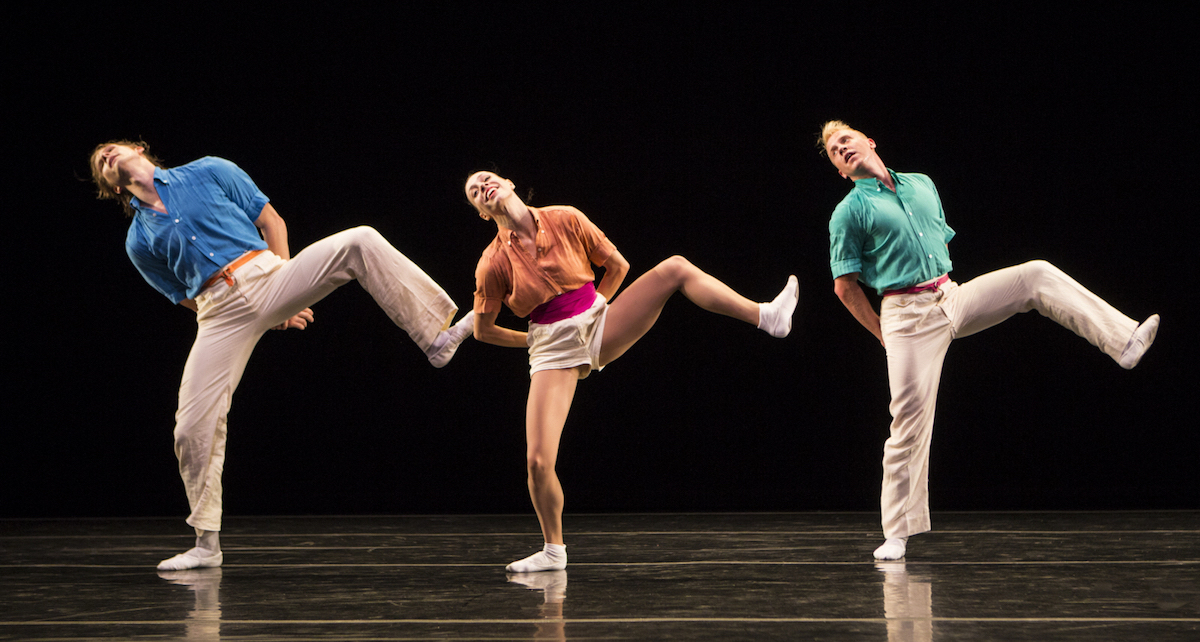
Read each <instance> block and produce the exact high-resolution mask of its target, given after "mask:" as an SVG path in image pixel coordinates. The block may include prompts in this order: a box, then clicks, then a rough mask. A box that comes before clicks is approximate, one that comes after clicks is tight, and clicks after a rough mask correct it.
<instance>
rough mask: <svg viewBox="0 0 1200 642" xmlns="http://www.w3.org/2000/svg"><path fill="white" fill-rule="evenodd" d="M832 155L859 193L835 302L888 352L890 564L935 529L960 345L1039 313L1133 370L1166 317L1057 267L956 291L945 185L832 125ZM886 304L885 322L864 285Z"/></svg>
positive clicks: (1012, 271)
mask: <svg viewBox="0 0 1200 642" xmlns="http://www.w3.org/2000/svg"><path fill="white" fill-rule="evenodd" d="M821 144H822V146H823V147H824V151H825V153H826V154H827V155H828V156H829V160H830V161H831V162H832V163H833V166H834V167H836V168H837V170H838V174H840V175H841V176H842V177H844V178H849V179H851V180H853V181H854V189H853V190H852V191H851V192H850V194H849V195H847V196H846V198H845V199H843V200H842V202H841V203H839V204H838V206H837V207H836V208H835V209H834V210H833V216H832V217H831V218H830V220H829V265H830V269H831V270H832V272H833V277H834V292H836V293H837V296H838V298H839V299H841V301H842V303H843V304H844V305H845V306H846V308H847V309H848V310H850V313H851V314H853V315H854V318H855V319H857V320H858V322H859V323H861V324H862V325H863V327H865V328H866V329H867V330H868V331H870V332H871V334H873V335H875V338H877V339H879V342H880V343H881V344H883V346H884V348H885V349H886V351H887V364H888V382H889V385H890V387H891V393H892V401H891V405H890V408H889V409H890V410H891V413H892V425H891V437H890V438H889V439H888V440H887V442H886V444H885V445H884V450H883V492H882V495H881V498H880V506H881V509H882V515H883V534H884V537H885V538H886V541H885V542H884V544H883V545H882V546H880V547H879V548H878V549H876V550H875V558H876V559H881V560H892V559H900V558H902V557H904V553H905V548H906V546H907V542H908V538H909V536H911V535H916V534H918V533H924V532H926V531H928V530H930V528H931V525H930V521H929V474H928V464H929V445H930V440H931V438H932V431H933V414H934V405H935V402H936V400H937V390H938V383H939V381H940V379H941V374H942V361H943V359H944V358H945V356H946V349H947V348H948V347H949V346H950V341H951V340H953V339H956V338H959V337H965V336H968V335H971V334H974V333H976V332H979V331H980V330H984V329H986V328H990V327H991V326H993V325H996V324H997V323H1000V322H1001V321H1004V320H1005V319H1007V318H1009V317H1011V316H1012V315H1014V314H1017V313H1019V312H1028V311H1030V310H1037V311H1038V312H1040V313H1041V314H1042V315H1043V316H1047V317H1050V318H1051V319H1053V320H1054V321H1056V322H1057V323H1059V324H1060V325H1062V326H1064V327H1066V328H1068V329H1070V330H1072V331H1073V332H1075V334H1078V335H1079V336H1081V337H1083V338H1085V339H1087V340H1088V341H1089V342H1091V344H1092V345H1094V346H1096V347H1098V348H1100V349H1101V350H1102V351H1104V353H1105V354H1107V355H1109V356H1110V357H1112V358H1113V359H1114V360H1115V361H1116V362H1117V363H1119V364H1120V365H1121V367H1123V368H1127V369H1128V368H1132V367H1134V366H1136V365H1137V363H1138V361H1140V360H1141V358H1142V355H1143V354H1145V352H1146V350H1147V349H1148V348H1149V347H1150V344H1151V343H1152V342H1153V341H1154V336H1155V333H1156V332H1157V331H1158V315H1153V316H1151V317H1150V318H1149V319H1147V320H1146V321H1145V322H1144V323H1142V324H1141V325H1138V323H1137V322H1136V321H1134V320H1133V319H1130V318H1129V317H1127V316H1125V315H1124V314H1121V313H1120V312H1119V311H1117V309H1116V308H1114V307H1112V306H1111V305H1109V304H1108V303H1105V302H1104V301H1103V300H1102V299H1100V298H1099V297H1097V296H1096V295H1094V294H1092V293H1091V292H1089V291H1087V290H1086V289H1084V287H1083V286H1081V285H1079V283H1077V282H1075V280H1073V279H1072V278H1071V277H1069V276H1067V275H1066V274H1064V273H1063V272H1062V271H1061V270H1059V269H1058V268H1056V267H1054V266H1053V265H1051V264H1049V263H1047V262H1045V261H1030V262H1028V263H1024V264H1022V265H1017V266H1014V267H1010V268H1005V269H1003V270H997V271H996V272H991V273H989V274H984V275H983V276H980V277H977V278H975V279H972V280H970V281H968V282H966V283H964V284H962V285H961V286H960V285H958V284H957V283H954V282H953V281H950V280H949V277H948V276H947V273H948V272H950V269H951V263H950V251H949V248H948V246H947V244H948V243H949V242H950V239H951V238H953V237H954V230H953V229H951V228H950V226H949V225H947V224H946V217H945V214H944V213H943V212H942V202H941V199H940V198H939V197H938V193H937V189H936V188H934V186H933V181H931V180H929V177H928V176H925V175H924V174H902V173H898V172H894V171H892V170H890V169H888V168H887V166H886V165H884V163H883V161H882V160H881V159H880V158H879V155H878V154H877V153H876V152H875V141H873V140H871V139H870V138H867V137H866V136H865V135H863V134H862V132H859V131H857V130H855V129H853V128H851V127H850V126H849V125H847V124H846V123H844V122H841V121H837V120H834V121H829V122H828V123H826V124H825V125H824V127H823V128H822V131H821ZM860 281H861V282H862V283H864V284H865V285H867V286H868V287H871V288H874V289H875V290H876V291H877V292H878V293H879V294H881V295H882V296H883V303H882V305H881V310H880V313H879V314H876V313H875V310H874V308H873V307H872V306H871V303H870V302H869V301H868V300H867V297H866V295H865V294H864V293H863V290H862V288H861V287H860V286H859V284H858V283H859V282H860Z"/></svg>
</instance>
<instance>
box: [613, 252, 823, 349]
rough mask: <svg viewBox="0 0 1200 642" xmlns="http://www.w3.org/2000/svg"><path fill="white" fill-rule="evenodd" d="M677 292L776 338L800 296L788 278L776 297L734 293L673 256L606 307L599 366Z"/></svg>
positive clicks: (633, 340)
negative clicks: (756, 297)
mask: <svg viewBox="0 0 1200 642" xmlns="http://www.w3.org/2000/svg"><path fill="white" fill-rule="evenodd" d="M676 292H682V293H683V296H685V297H687V299H688V300H689V301H691V302H692V303H695V304H696V305H698V306H700V307H701V308H703V309H705V310H707V311H709V312H715V313H717V314H723V315H725V316H728V317H733V318H735V319H740V320H742V321H745V322H746V323H751V324H754V325H755V326H758V327H763V329H765V330H767V331H768V332H770V333H771V334H773V335H775V336H786V335H787V332H788V331H789V330H790V329H791V318H792V312H793V311H795V309H796V301H797V300H798V298H799V286H798V285H797V283H796V280H795V277H791V278H789V279H788V284H787V286H786V287H785V288H784V291H783V292H781V293H780V295H779V296H778V297H776V299H775V300H774V301H772V302H771V303H764V304H759V303H755V302H753V301H751V300H750V299H747V298H746V297H744V296H742V295H740V294H738V293H737V292H735V291H734V290H733V288H730V287H729V286H728V285H725V284H724V283H722V282H721V281H718V280H717V279H716V278H714V277H713V276H711V275H709V274H708V273H706V272H704V271H703V270H701V269H700V268H698V267H696V266H695V265H692V263H691V262H690V261H688V260H687V259H685V258H683V257H682V256H672V257H671V258H669V259H667V260H665V261H663V262H662V263H659V264H658V265H656V266H654V268H653V269H651V270H650V271H649V272H647V273H645V274H643V275H642V276H640V277H638V279H637V280H636V281H634V282H633V284H632V285H630V286H629V287H628V288H626V289H625V291H624V292H622V293H621V296H620V297H617V299H616V300H615V301H613V303H612V304H611V305H610V306H609V308H608V314H607V317H606V319H605V321H604V338H603V340H602V342H601V347H600V363H601V365H607V364H609V363H611V362H612V361H613V360H615V359H616V358H617V357H620V356H621V355H622V354H625V351H626V350H628V349H629V348H630V347H631V346H633V344H635V343H637V342H638V340H639V339H641V338H642V337H643V336H645V334H646V333H647V332H649V331H650V328H652V327H653V326H654V323H655V322H656V321H658V315H659V313H661V312H662V309H663V306H664V305H666V303H667V299H669V298H671V295H672V294H674V293H676ZM760 311H762V312H763V313H764V316H766V315H769V316H771V317H772V319H771V320H770V321H771V322H770V323H769V324H768V325H769V326H770V327H764V326H763V323H762V320H763V319H762V318H761V317H760ZM777 319H778V320H777ZM780 326H784V327H780Z"/></svg>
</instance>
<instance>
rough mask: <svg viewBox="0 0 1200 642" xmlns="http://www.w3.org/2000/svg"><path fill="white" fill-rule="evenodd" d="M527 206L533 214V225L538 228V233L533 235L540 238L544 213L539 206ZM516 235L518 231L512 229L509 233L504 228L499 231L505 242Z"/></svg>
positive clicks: (501, 238)
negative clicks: (505, 232) (539, 209)
mask: <svg viewBox="0 0 1200 642" xmlns="http://www.w3.org/2000/svg"><path fill="white" fill-rule="evenodd" d="M525 208H526V209H528V210H529V211H530V213H532V214H533V227H534V229H535V230H536V233H535V234H534V235H533V237H534V238H538V234H540V233H541V231H542V213H541V212H539V211H538V208H536V207H533V206H531V205H526V206H525ZM516 235H517V233H516V232H513V231H511V230H510V231H509V232H508V234H507V235H505V234H504V230H500V232H499V237H500V240H501V241H503V242H505V243H507V242H509V241H512V240H513V238H514V237H515V236H516Z"/></svg>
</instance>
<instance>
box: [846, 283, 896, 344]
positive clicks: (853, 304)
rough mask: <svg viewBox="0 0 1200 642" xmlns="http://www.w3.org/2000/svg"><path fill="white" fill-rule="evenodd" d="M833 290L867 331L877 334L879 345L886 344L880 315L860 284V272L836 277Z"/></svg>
mask: <svg viewBox="0 0 1200 642" xmlns="http://www.w3.org/2000/svg"><path fill="white" fill-rule="evenodd" d="M833 291H834V293H835V294H837V297H838V299H840V300H841V301H842V305H844V306H846V309H847V310H849V311H850V314H852V315H854V318H855V319H858V322H859V323H861V324H862V326H863V327H864V328H866V329H867V331H869V332H870V333H871V334H873V335H875V338H876V339H879V345H884V343H883V329H882V328H881V327H880V325H879V315H878V314H877V313H876V312H875V308H873V307H871V302H870V301H869V300H868V299H867V295H866V293H864V292H863V291H862V287H860V286H859V285H858V272H851V273H850V274H843V275H842V276H839V277H837V278H836V279H834V280H833Z"/></svg>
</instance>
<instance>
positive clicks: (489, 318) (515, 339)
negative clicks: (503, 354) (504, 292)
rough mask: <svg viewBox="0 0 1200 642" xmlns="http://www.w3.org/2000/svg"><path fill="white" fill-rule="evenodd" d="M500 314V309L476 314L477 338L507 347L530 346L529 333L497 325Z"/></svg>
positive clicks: (477, 339)
mask: <svg viewBox="0 0 1200 642" xmlns="http://www.w3.org/2000/svg"><path fill="white" fill-rule="evenodd" d="M499 315H500V310H496V311H494V312H483V313H476V314H475V340H476V341H482V342H484V343H490V344H492V345H494V346H502V347H505V348H526V347H528V346H529V335H528V333H526V332H518V331H517V330H509V329H508V328H501V327H500V326H498V325H496V317H497V316H499Z"/></svg>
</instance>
